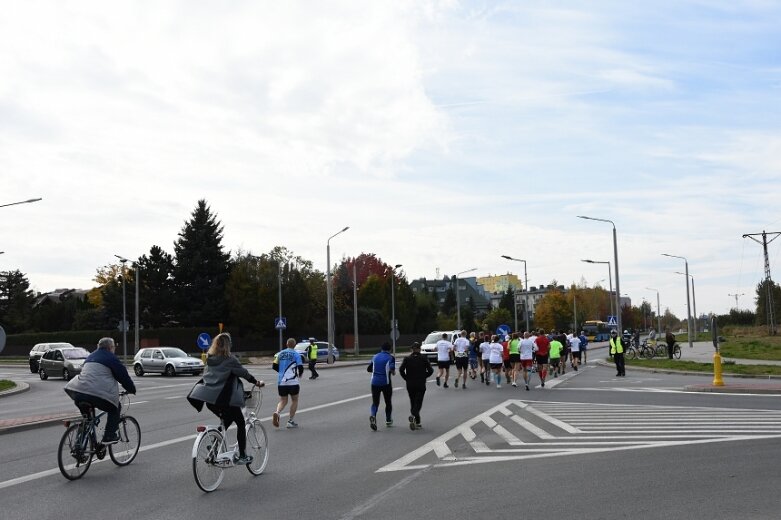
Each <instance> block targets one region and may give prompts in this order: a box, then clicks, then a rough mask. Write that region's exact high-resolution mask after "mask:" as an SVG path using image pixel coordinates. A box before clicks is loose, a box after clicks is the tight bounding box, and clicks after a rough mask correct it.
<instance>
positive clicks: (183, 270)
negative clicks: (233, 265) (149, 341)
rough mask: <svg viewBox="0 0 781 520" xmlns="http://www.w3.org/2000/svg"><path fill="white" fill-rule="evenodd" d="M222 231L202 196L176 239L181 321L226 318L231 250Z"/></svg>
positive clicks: (209, 322) (212, 321)
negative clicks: (226, 287) (228, 249)
mask: <svg viewBox="0 0 781 520" xmlns="http://www.w3.org/2000/svg"><path fill="white" fill-rule="evenodd" d="M222 232H223V228H222V224H220V222H219V221H218V220H217V218H216V216H215V215H213V214H212V213H211V209H210V208H209V206H207V205H206V201H205V200H203V199H201V200H199V201H198V204H197V206H196V208H195V209H194V210H193V212H192V215H191V218H190V220H189V221H188V222H186V223H185V224H184V226H183V227H182V230H181V231H180V232H179V239H178V240H177V241H176V242H175V243H174V256H175V258H176V262H175V266H174V284H175V285H174V287H175V289H176V301H177V311H178V320H179V322H180V323H181V324H182V325H186V326H193V325H214V324H216V323H218V322H221V321H224V320H225V318H226V305H225V284H226V282H227V280H228V274H229V272H230V254H229V253H226V252H225V251H223V247H222V237H223V235H222Z"/></svg>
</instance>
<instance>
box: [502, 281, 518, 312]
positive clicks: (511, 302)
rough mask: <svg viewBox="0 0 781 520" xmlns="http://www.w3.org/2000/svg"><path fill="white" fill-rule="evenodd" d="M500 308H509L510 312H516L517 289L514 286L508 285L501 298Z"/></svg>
mask: <svg viewBox="0 0 781 520" xmlns="http://www.w3.org/2000/svg"><path fill="white" fill-rule="evenodd" d="M499 308H500V309H507V310H508V311H510V313H514V312H515V291H514V290H513V288H512V287H508V288H507V290H506V291H505V293H504V294H503V295H502V298H501V299H500V300H499Z"/></svg>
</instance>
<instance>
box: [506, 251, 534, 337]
mask: <svg viewBox="0 0 781 520" xmlns="http://www.w3.org/2000/svg"><path fill="white" fill-rule="evenodd" d="M502 258H504V259H505V260H512V261H513V262H523V306H524V311H523V314H524V316H525V317H526V331H527V332H529V278H528V277H527V276H526V260H521V259H520V258H513V257H511V256H507V255H502ZM515 330H516V331H517V330H518V312H517V311H516V313H515Z"/></svg>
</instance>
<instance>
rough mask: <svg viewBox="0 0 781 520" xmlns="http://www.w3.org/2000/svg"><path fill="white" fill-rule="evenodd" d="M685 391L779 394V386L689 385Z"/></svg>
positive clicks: (780, 390) (780, 389)
mask: <svg viewBox="0 0 781 520" xmlns="http://www.w3.org/2000/svg"><path fill="white" fill-rule="evenodd" d="M683 389H684V390H686V391H687V392H712V393H714V394H769V395H772V394H775V395H778V394H781V386H778V387H775V388H772V387H762V386H734V385H724V386H713V385H689V386H685V387H683Z"/></svg>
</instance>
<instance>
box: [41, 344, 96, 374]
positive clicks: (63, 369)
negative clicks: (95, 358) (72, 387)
mask: <svg viewBox="0 0 781 520" xmlns="http://www.w3.org/2000/svg"><path fill="white" fill-rule="evenodd" d="M87 356H89V351H88V350H87V349H85V348H81V347H73V346H71V347H55V348H50V349H49V350H47V351H46V352H45V353H44V354H43V356H41V359H40V360H39V361H38V365H39V366H38V375H39V376H41V379H43V380H44V381H45V380H47V379H49V376H52V377H61V378H63V379H64V380H66V381H68V380H69V379H70V378H72V377H73V376H75V375H77V374H80V373H81V366H82V365H83V364H84V361H85V360H86V359H87Z"/></svg>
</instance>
